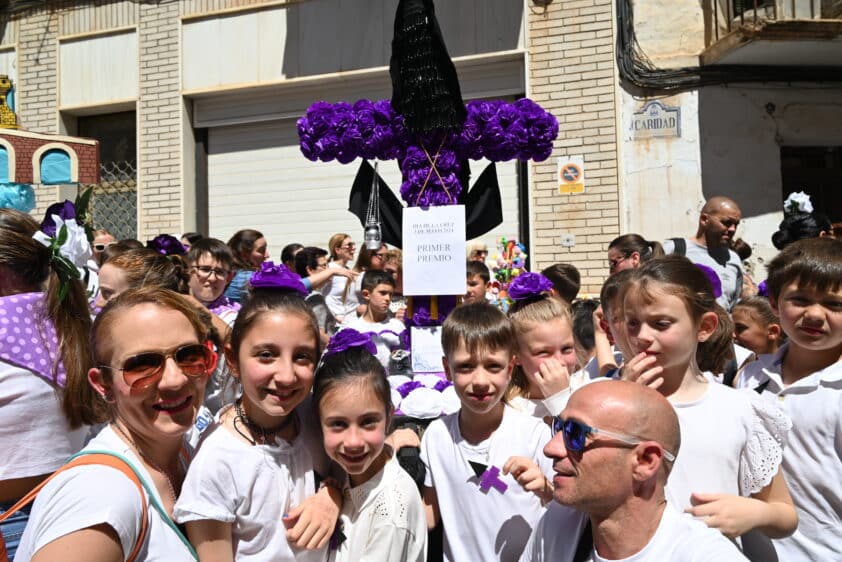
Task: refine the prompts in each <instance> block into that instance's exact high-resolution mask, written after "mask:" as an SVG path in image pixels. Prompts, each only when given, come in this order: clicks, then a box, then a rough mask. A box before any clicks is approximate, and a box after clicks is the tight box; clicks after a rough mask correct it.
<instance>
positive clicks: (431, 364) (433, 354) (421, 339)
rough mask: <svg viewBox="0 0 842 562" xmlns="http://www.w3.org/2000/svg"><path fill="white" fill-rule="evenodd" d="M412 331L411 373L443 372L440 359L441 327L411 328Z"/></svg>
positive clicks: (442, 352) (442, 353)
mask: <svg viewBox="0 0 842 562" xmlns="http://www.w3.org/2000/svg"><path fill="white" fill-rule="evenodd" d="M411 330H412V339H411V341H412V353H411V356H412V372H413V373H415V374H418V373H440V372H442V371H444V366H443V365H442V362H441V358H442V357H443V356H444V351H443V350H442V347H441V326H424V327H419V326H413V327H412V328H411Z"/></svg>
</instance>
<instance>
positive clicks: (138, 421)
mask: <svg viewBox="0 0 842 562" xmlns="http://www.w3.org/2000/svg"><path fill="white" fill-rule="evenodd" d="M109 328H110V329H109V330H108V332H107V334H106V336H107V337H108V341H109V344H110V351H111V353H110V354H107V355H106V356H105V357H103V359H102V360H101V361H100V362H101V363H103V365H99V366H96V367H94V368H93V369H91V371H90V374H89V376H88V378H89V380H90V381H91V384H93V386H94V388H95V389H96V390H97V391H99V392H100V393H101V394H102V393H105V394H106V395H110V396H113V404H112V406H113V408H114V410H115V413H116V416H117V417H118V418H119V419H120V420H121V421H122V422H123V423H124V424H125V425H126V426H128V427H129V429H130V430H131V431H132V432H133V433H134V434H135V435H138V436H142V438H145V439H149V440H152V441H160V440H162V439H180V438H181V437H182V436H183V435H184V433H185V432H186V431H187V430H189V429H190V427H191V426H192V425H193V421H194V419H195V417H196V413H197V412H198V409H199V406H201V404H202V400H203V399H204V392H205V384H206V383H207V380H208V376H209V374H210V372H211V371H212V370H213V368H214V366H215V362H216V357H215V354H214V353H213V352H211V351H210V350H209V349H208V348H207V347H205V346H204V345H203V344H202V343H200V342H199V340H198V337H197V336H196V333H195V330H194V329H193V326H192V324H191V323H190V321H189V320H188V319H187V318H186V317H185V316H184V315H183V314H181V313H180V312H177V311H175V310H171V309H168V308H163V307H161V306H158V305H156V304H152V303H144V304H140V305H137V306H134V307H131V308H128V309H125V310H121V311H119V312H116V313H115V316H114V317H113V320H112V322H111V325H110V327H109ZM105 351H108V350H107V349H106V350H105Z"/></svg>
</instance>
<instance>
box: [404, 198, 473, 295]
mask: <svg viewBox="0 0 842 562" xmlns="http://www.w3.org/2000/svg"><path fill="white" fill-rule="evenodd" d="M465 261H466V258H465V207H464V206H463V205H446V206H443V207H430V208H428V209H427V210H424V209H422V208H421V207H407V208H405V209H404V210H403V294H405V295H462V294H464V293H465Z"/></svg>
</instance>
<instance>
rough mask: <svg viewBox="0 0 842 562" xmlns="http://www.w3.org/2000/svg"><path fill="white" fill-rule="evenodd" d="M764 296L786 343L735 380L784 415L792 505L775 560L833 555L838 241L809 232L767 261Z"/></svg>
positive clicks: (840, 461)
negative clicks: (791, 528) (793, 518)
mask: <svg viewBox="0 0 842 562" xmlns="http://www.w3.org/2000/svg"><path fill="white" fill-rule="evenodd" d="M766 285H767V287H768V290H769V303H770V304H771V305H772V308H773V310H774V311H775V313H776V315H777V316H778V318H779V319H780V325H781V328H782V329H783V331H784V333H786V335H787V336H789V340H788V342H787V343H786V344H784V345H783V346H781V347H780V348H779V349H778V351H777V352H776V353H775V354H774V355H762V356H761V357H760V359H758V360H757V361H755V362H753V363H750V364H748V365H747V366H746V367H745V370H744V371H743V374H742V376H741V377H740V379H739V386H740V387H741V388H753V389H755V390H756V391H757V392H759V393H761V396H762V397H764V398H768V399H769V400H773V401H775V402H777V403H778V404H779V405H780V406H781V407H782V408H783V409H784V411H785V412H786V413H787V415H788V416H789V417H790V419H792V429H791V430H790V431H789V433H788V435H787V442H786V447H785V448H784V453H783V462H782V467H783V472H784V474H785V476H786V481H787V484H788V485H789V490H790V493H791V495H792V500H793V503H795V508H796V510H797V511H798V528H797V529H796V531H795V533H794V534H792V535H791V536H789V537H786V538H783V539H776V540H775V541H774V545H775V549H776V550H777V554H778V558H779V559H780V560H839V556H840V554H839V553H840V552H842V539H840V537H842V487H840V484H839V483H840V482H842V445H840V437H839V436H840V435H842V361H840V357H842V241H840V240H834V239H832V238H810V239H807V240H800V241H798V242H793V243H792V244H790V245H788V246H787V247H786V248H784V250H783V251H782V252H781V253H780V254H778V256H777V257H776V258H775V259H774V260H772V261H771V262H770V263H769V277H768V279H767V280H766Z"/></svg>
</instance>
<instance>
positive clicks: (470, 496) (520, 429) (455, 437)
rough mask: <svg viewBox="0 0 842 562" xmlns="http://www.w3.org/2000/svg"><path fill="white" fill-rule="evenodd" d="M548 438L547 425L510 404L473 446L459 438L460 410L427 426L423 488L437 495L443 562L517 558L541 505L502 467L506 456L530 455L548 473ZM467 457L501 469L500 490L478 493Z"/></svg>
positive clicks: (474, 561)
mask: <svg viewBox="0 0 842 562" xmlns="http://www.w3.org/2000/svg"><path fill="white" fill-rule="evenodd" d="M549 440H550V429H549V427H547V425H546V424H545V423H544V422H543V421H541V420H540V419H538V418H534V417H532V416H528V415H526V414H523V413H521V412H518V411H516V410H514V409H513V408H511V407H509V406H506V407H505V410H504V413H503V420H502V421H501V422H500V426H499V427H498V428H497V429H496V430H495V431H494V433H493V434H492V435H491V437H490V438H489V439H488V440H486V441H484V442H483V443H479V444H476V445H472V444H470V443H468V442H467V441H465V439H464V438H463V437H462V432H461V431H460V429H459V412H456V413H454V414H450V415H447V416H444V417H442V418H440V419H438V420H436V421H434V422H433V423H431V424H430V426H429V427H428V428H427V430H426V431H425V432H424V437H423V438H422V439H421V460H422V461H423V462H424V466H425V467H426V469H427V473H426V475H425V477H424V486H425V487H428V488H434V489H435V491H436V496H437V498H438V504H439V512H440V514H441V524H442V526H443V530H444V560H445V561H449V562H476V561H479V560H482V561H483V562H492V561H494V560H517V559H518V558H519V557H520V556H521V554H522V552H523V549H524V547H525V546H526V543H527V541H528V540H529V536H530V534H531V533H532V528H533V526H534V525H535V523H536V522H537V521H538V519H539V518H540V517H541V515H543V513H544V509H545V508H544V507H543V506H542V505H541V500H540V499H539V498H538V497H537V496H536V495H535V494H532V493H531V492H525V491H524V490H523V488H522V487H521V486H520V484H518V483H517V480H515V479H514V478H512V476H511V475H506V476H503V474H502V468H503V465H504V464H505V463H506V461H507V460H508V459H509V458H510V457H512V456H522V457H527V458H530V459H532V460H533V461H534V462H535V463H536V464H537V465H538V466H539V467H540V468H541V471H542V472H543V473H544V474H545V475H550V474H552V472H553V471H552V461H550V460H549V459H548V458H547V457H545V456H544V454H543V448H544V445H546V444H547V442H549ZM469 460H474V461H476V462H480V463H482V464H485V465H488V466H494V467H497V468H498V469H500V471H501V472H500V474H499V479H500V480H502V481H503V482H504V483H505V484H506V486H507V487H506V490H505V492H503V493H501V492H500V491H499V490H498V489H497V488H494V487H489V488H488V489H487V490H486V491H483V490H482V489H481V488H480V479H479V477H477V475H476V472H475V471H474V468H473V467H472V466H471V465H470V464H469Z"/></svg>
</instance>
